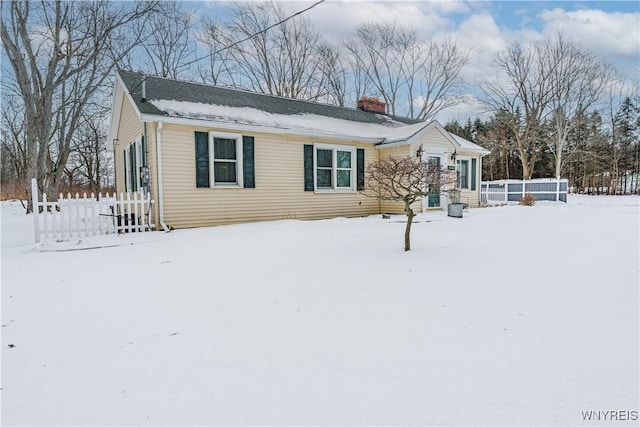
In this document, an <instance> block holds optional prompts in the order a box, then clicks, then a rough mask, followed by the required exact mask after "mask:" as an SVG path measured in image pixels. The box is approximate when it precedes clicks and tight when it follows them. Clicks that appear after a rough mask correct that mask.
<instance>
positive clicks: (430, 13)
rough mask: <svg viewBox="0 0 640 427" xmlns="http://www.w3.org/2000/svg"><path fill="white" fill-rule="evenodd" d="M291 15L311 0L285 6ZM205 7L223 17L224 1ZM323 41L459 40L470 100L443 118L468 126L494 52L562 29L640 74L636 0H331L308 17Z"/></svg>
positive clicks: (634, 76)
mask: <svg viewBox="0 0 640 427" xmlns="http://www.w3.org/2000/svg"><path fill="white" fill-rule="evenodd" d="M286 3H287V7H288V8H289V9H290V10H291V11H292V12H293V11H298V10H301V9H304V8H305V7H307V6H309V5H311V4H313V3H314V1H305V2H299V1H291V2H286ZM204 7H205V8H208V9H210V10H209V12H214V13H216V14H219V15H224V13H225V8H226V4H225V3H224V2H216V1H210V2H206V3H205V6H204ZM305 16H306V17H307V18H309V19H310V20H311V21H312V22H313V24H314V25H315V26H316V28H317V29H318V30H319V31H320V32H321V33H322V34H323V36H324V37H326V38H328V39H331V40H333V41H336V42H340V41H343V40H344V39H345V38H346V37H348V35H349V34H350V32H351V30H352V29H353V28H354V27H356V26H358V25H359V24H360V23H363V22H370V21H393V20H396V21H397V22H400V23H404V24H407V25H410V26H413V27H414V28H416V29H417V30H418V31H419V32H420V33H422V34H423V35H424V36H426V37H428V38H436V37H439V36H445V35H454V36H456V37H458V39H459V40H461V41H462V42H463V43H464V44H465V46H466V47H468V48H469V49H470V50H471V51H472V52H474V55H473V58H472V60H471V62H470V64H469V66H468V67H467V69H466V70H465V74H464V78H465V79H466V81H467V82H469V83H470V85H469V86H470V87H469V90H468V91H467V92H468V94H467V95H468V96H467V99H468V102H467V103H465V104H463V105H461V106H459V107H456V108H455V109H454V110H450V111H447V112H445V113H444V114H442V115H441V116H439V117H438V119H439V120H440V121H441V122H443V123H444V122H446V121H447V120H449V119H451V118H456V119H458V120H464V121H466V118H467V116H469V115H471V116H473V115H474V114H476V113H478V112H479V111H480V110H481V107H480V106H479V105H474V104H475V102H474V99H475V97H476V96H478V93H477V92H476V91H474V90H473V86H477V85H476V83H477V82H478V81H479V80H481V79H483V78H485V77H486V76H487V74H488V73H490V71H489V70H490V65H491V62H492V59H493V56H494V54H495V53H496V52H497V51H498V50H500V49H503V48H504V47H506V46H507V45H509V44H511V43H514V42H527V41H531V40H534V39H536V38H539V37H541V36H544V35H547V34H555V33H557V31H559V30H561V31H563V32H564V33H565V34H566V35H569V36H571V37H572V38H573V39H575V40H578V41H581V42H582V43H583V44H584V45H585V46H587V47H589V48H591V49H593V50H594V51H595V52H597V53H598V54H599V55H600V56H601V57H602V58H603V59H604V60H606V61H608V62H609V63H611V64H613V65H614V66H615V67H616V68H617V69H618V70H619V71H620V72H622V73H624V74H625V75H626V76H627V79H628V80H629V81H630V82H633V84H635V86H636V87H638V85H639V80H640V78H639V76H640V2H638V1H490V2H488V1H449V0H439V1H433V0H432V1H397V0H396V1H376V2H374V1H338V0H327V1H325V2H324V3H322V4H320V5H318V6H317V7H315V8H313V9H311V10H310V11H308V12H306V13H305Z"/></svg>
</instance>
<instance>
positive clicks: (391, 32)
mask: <svg viewBox="0 0 640 427" xmlns="http://www.w3.org/2000/svg"><path fill="white" fill-rule="evenodd" d="M346 47H347V49H348V51H349V52H350V53H351V56H352V57H353V60H352V62H353V64H354V65H356V66H358V68H361V69H363V70H365V71H366V78H367V81H368V83H369V84H370V85H371V86H372V87H373V88H375V90H376V91H377V93H376V95H377V96H378V95H379V96H380V97H382V98H383V99H384V101H385V103H386V104H387V106H388V108H389V112H390V113H391V114H399V113H405V114H406V115H407V116H409V117H411V118H415V119H418V120H425V121H426V120H431V119H433V118H434V117H435V116H436V115H437V114H438V113H439V112H440V111H442V110H443V109H444V108H447V107H450V106H452V105H455V104H456V103H457V102H458V100H459V98H458V97H455V96H452V95H453V92H454V90H455V88H456V86H457V85H458V84H459V83H460V73H461V71H462V69H463V68H464V66H465V65H466V64H467V63H468V62H469V55H468V53H466V52H465V51H464V50H463V49H462V45H461V44H460V42H459V41H458V40H456V39H453V38H444V39H442V40H437V41H436V40H432V41H425V40H422V39H420V38H419V37H418V35H417V32H416V31H415V29H412V28H409V27H402V26H400V25H398V24H397V23H366V24H362V25H361V26H360V27H358V28H357V29H356V31H355V35H354V37H353V38H352V39H351V40H349V41H348V42H347V43H346ZM402 97H404V98H405V99H406V107H403V106H402V105H401V102H400V100H401V98H402Z"/></svg>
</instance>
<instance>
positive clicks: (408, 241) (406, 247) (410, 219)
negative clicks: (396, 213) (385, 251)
mask: <svg viewBox="0 0 640 427" xmlns="http://www.w3.org/2000/svg"><path fill="white" fill-rule="evenodd" d="M404 210H405V212H406V214H407V227H406V228H405V230H404V250H405V252H406V251H410V250H411V223H412V222H413V217H414V216H416V215H415V214H414V213H413V210H412V209H411V203H410V202H409V201H408V200H405V201H404Z"/></svg>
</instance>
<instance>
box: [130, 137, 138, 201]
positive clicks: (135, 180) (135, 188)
mask: <svg viewBox="0 0 640 427" xmlns="http://www.w3.org/2000/svg"><path fill="white" fill-rule="evenodd" d="M136 145H137V144H136V143H135V142H134V143H132V144H131V145H130V146H129V156H130V158H131V191H138V171H137V170H136V169H137V168H136V165H137V164H138V160H137V159H136Z"/></svg>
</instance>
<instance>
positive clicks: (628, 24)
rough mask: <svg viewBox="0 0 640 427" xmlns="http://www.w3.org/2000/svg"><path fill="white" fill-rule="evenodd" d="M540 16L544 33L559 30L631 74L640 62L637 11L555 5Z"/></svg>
mask: <svg viewBox="0 0 640 427" xmlns="http://www.w3.org/2000/svg"><path fill="white" fill-rule="evenodd" d="M540 19H541V20H542V21H543V33H544V34H554V33H556V32H558V31H562V32H563V33H565V34H566V35H568V36H570V37H571V38H573V39H575V40H577V41H580V42H581V43H582V44H583V45H584V46H585V47H588V48H590V49H593V50H594V51H595V52H596V53H598V54H599V55H600V56H601V57H603V58H604V59H606V60H608V61H609V62H611V63H614V64H616V65H617V66H618V68H621V71H623V72H626V73H628V74H631V73H632V72H633V69H634V67H635V68H637V67H638V65H639V63H640V25H638V22H640V13H620V12H604V11H602V10H596V9H583V10H576V11H566V10H564V9H560V8H556V9H552V10H545V11H543V12H542V13H541V14H540Z"/></svg>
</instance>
